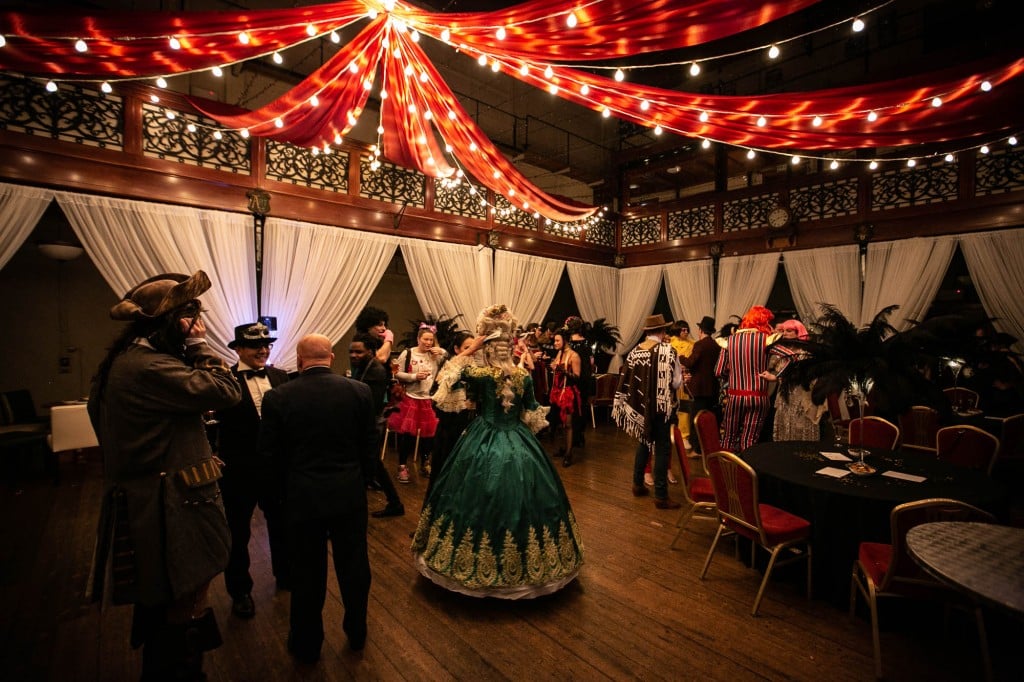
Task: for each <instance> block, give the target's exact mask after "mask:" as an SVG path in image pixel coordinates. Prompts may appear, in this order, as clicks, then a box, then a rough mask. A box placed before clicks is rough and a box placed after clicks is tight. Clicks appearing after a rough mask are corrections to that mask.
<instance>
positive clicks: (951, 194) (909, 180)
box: [871, 160, 960, 211]
mask: <svg viewBox="0 0 1024 682" xmlns="http://www.w3.org/2000/svg"><path fill="white" fill-rule="evenodd" d="M959 165H960V164H958V163H947V162H946V161H941V160H940V161H936V162H933V163H931V164H929V165H923V164H921V165H918V166H917V167H915V168H907V167H903V168H898V169H893V170H888V171H885V172H883V173H879V174H877V175H874V176H872V178H871V210H872V211H889V210H892V209H894V208H906V207H907V206H925V205H928V204H938V203H942V202H945V201H956V199H957V191H958V189H959V186H960V181H959V177H960V168H959Z"/></svg>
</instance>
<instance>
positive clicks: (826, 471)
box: [814, 467, 850, 478]
mask: <svg viewBox="0 0 1024 682" xmlns="http://www.w3.org/2000/svg"><path fill="white" fill-rule="evenodd" d="M814 473H816V474H821V475H822V476H831V477H832V478H842V477H843V476H849V475H850V472H849V471H847V470H846V469H837V468H836V467H822V468H821V469H818V470H817V471H815V472H814Z"/></svg>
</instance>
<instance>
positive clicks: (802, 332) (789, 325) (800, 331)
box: [782, 320, 807, 340]
mask: <svg viewBox="0 0 1024 682" xmlns="http://www.w3.org/2000/svg"><path fill="white" fill-rule="evenodd" d="M782 329H783V331H787V332H796V338H798V339H801V340H806V339H807V327H805V326H804V324H803V322H801V321H800V320H786V321H785V322H783V323H782Z"/></svg>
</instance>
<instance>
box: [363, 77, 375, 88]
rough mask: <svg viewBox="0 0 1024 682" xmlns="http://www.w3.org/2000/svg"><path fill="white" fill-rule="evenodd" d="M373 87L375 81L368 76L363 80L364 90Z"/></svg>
mask: <svg viewBox="0 0 1024 682" xmlns="http://www.w3.org/2000/svg"><path fill="white" fill-rule="evenodd" d="M372 89H373V81H372V80H370V79H369V78H367V79H366V80H364V81H363V90H372Z"/></svg>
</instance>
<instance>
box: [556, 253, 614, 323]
mask: <svg viewBox="0 0 1024 682" xmlns="http://www.w3.org/2000/svg"><path fill="white" fill-rule="evenodd" d="M565 267H566V270H567V271H568V273H569V282H570V283H571V284H572V291H573V294H574V295H575V297H576V307H577V308H579V310H580V317H582V318H583V319H584V320H590V321H591V322H592V321H594V320H596V319H598V318H600V317H603V318H605V319H606V320H607V321H608V322H609V323H611V324H615V325H617V324H618V318H619V309H618V305H619V270H618V269H617V268H611V267H608V266H606V265H589V264H587V263H566V264H565Z"/></svg>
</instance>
